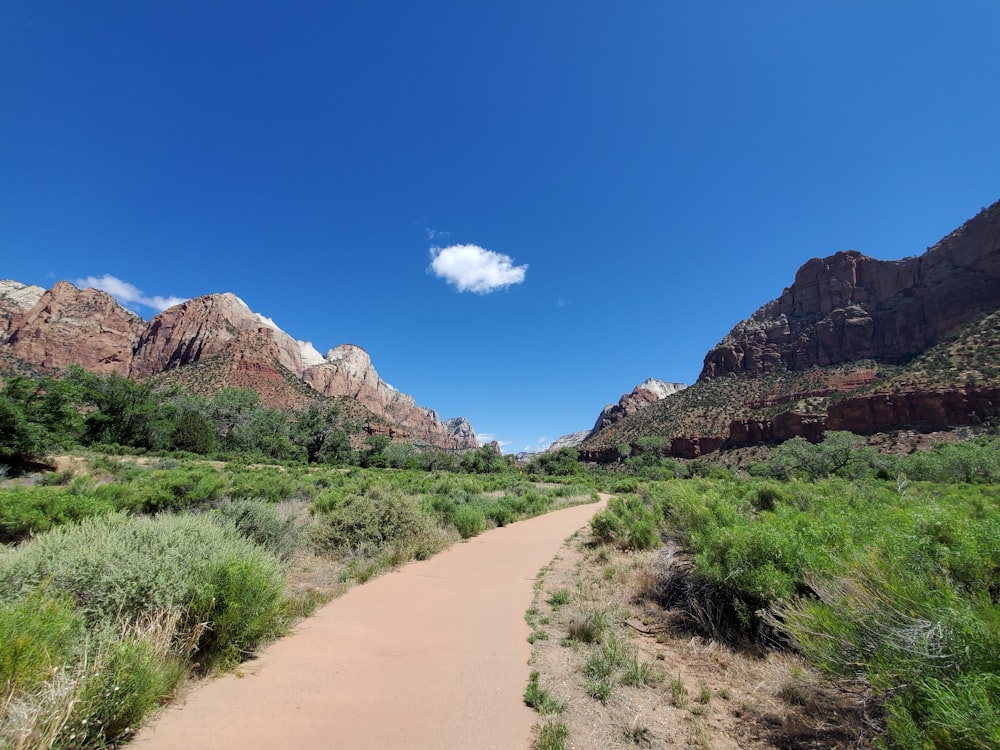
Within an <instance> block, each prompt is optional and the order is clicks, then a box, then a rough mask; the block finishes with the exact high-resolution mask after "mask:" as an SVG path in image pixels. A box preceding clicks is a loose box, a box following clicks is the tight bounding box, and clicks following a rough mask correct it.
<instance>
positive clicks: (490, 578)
mask: <svg viewBox="0 0 1000 750" xmlns="http://www.w3.org/2000/svg"><path fill="white" fill-rule="evenodd" d="M600 507H601V506H600V505H595V504H590V505H581V506H575V507H572V508H566V509H563V510H559V511H556V512H554V513H549V514H547V515H544V516H539V517H538V518H533V519H530V520H527V521H521V522H518V523H515V524H512V525H510V526H505V527H503V528H499V529H494V530H492V531H488V532H486V533H484V534H482V535H480V536H478V537H474V538H473V539H470V540H468V541H467V542H464V543H461V544H456V545H454V546H453V547H451V548H450V549H448V550H446V551H444V552H442V553H440V554H438V555H437V556H435V557H433V558H432V559H430V560H425V561H423V562H419V563H411V564H409V565H406V566H404V567H402V568H399V569H397V570H395V571H393V572H390V573H387V574H385V575H384V576H382V577H381V578H377V579H375V580H373V581H370V582H368V583H366V584H365V585H363V586H357V587H355V588H353V589H351V590H350V591H348V592H347V593H346V594H344V595H343V596H342V597H340V598H339V599H335V600H334V601H332V602H330V603H329V604H327V605H326V606H325V607H323V608H322V609H320V610H319V611H318V612H317V613H316V614H315V615H314V616H313V617H311V618H309V619H308V620H305V621H304V622H302V623H301V624H300V625H299V627H298V628H297V629H296V631H295V632H294V633H293V634H292V635H290V636H288V637H286V638H284V639H282V640H280V641H277V642H275V643H273V644H271V645H270V646H269V647H268V648H267V649H265V650H264V651H263V653H262V654H261V655H260V656H259V657H258V658H257V659H254V660H253V661H250V662H247V663H246V664H244V665H243V669H242V672H241V676H237V675H233V674H230V675H225V676H223V677H220V678H219V679H216V680H212V681H209V682H206V683H205V684H203V685H200V686H199V687H197V688H196V689H195V690H193V691H192V692H191V693H190V694H189V695H188V696H187V697H186V700H184V701H182V702H181V703H179V704H177V705H174V706H171V707H169V708H168V709H167V710H166V711H164V712H163V713H162V714H161V715H160V716H159V717H158V718H157V719H156V720H155V721H154V722H153V723H152V724H151V725H150V726H148V727H147V728H146V729H144V730H143V731H142V732H140V734H139V736H138V737H137V738H136V739H135V741H134V743H133V745H134V746H135V747H136V748H138V749H139V750H157V749H158V748H163V749H164V750H177V749H178V748H199V747H204V748H213V749H214V750H229V749H230V748H232V749H233V750H236V749H237V748H239V749H240V750H254V749H255V748H260V749H263V748H268V749H269V750H271V749H273V748H283V747H287V748H297V749H302V750H311V749H313V748H386V749H389V748H392V749H393V750H398V749H401V748H421V749H425V748H426V749H431V748H442V749H444V748H497V750H516V749H518V748H527V747H528V746H529V743H530V738H531V727H532V725H533V724H534V723H535V721H536V720H537V714H536V713H535V712H534V711H532V710H531V709H529V708H528V707H526V706H525V705H524V704H523V703H522V701H521V693H522V692H523V691H524V686H525V685H526V684H527V681H528V673H529V668H528V663H527V662H528V657H529V654H530V647H529V645H528V642H527V637H528V634H529V631H528V626H527V624H526V623H525V621H524V613H525V611H526V610H527V609H528V607H529V606H530V604H531V596H532V583H533V581H534V578H535V575H536V574H537V573H538V571H539V570H540V569H541V568H542V566H544V565H546V564H547V563H548V562H549V561H550V560H551V559H552V557H553V556H555V554H556V553H557V552H558V550H559V548H560V546H561V545H562V543H563V541H564V540H565V539H566V538H567V537H568V536H570V535H571V534H572V533H573V532H575V531H576V530H577V529H579V528H581V527H583V526H584V525H586V523H587V522H588V521H589V520H590V518H591V516H592V515H593V514H594V513H595V512H596V511H597V510H598V509H599V508H600Z"/></svg>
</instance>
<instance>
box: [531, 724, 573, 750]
mask: <svg viewBox="0 0 1000 750" xmlns="http://www.w3.org/2000/svg"><path fill="white" fill-rule="evenodd" d="M568 737H569V727H567V726H566V724H565V723H564V722H561V721H551V720H549V721H546V722H545V723H544V724H542V725H541V726H539V727H538V729H537V731H536V735H535V748H536V750H565V748H566V740H567V738H568Z"/></svg>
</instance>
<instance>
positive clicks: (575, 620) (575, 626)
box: [566, 609, 610, 643]
mask: <svg viewBox="0 0 1000 750" xmlns="http://www.w3.org/2000/svg"><path fill="white" fill-rule="evenodd" d="M609 628H610V622H609V621H608V613H607V612H605V611H604V610H602V609H585V610H580V611H577V612H574V613H573V614H572V615H571V616H570V618H569V621H568V622H567V624H566V630H567V635H568V637H569V639H570V640H572V641H578V642H580V643H600V642H601V641H603V640H604V638H605V636H606V634H607V632H608V629H609Z"/></svg>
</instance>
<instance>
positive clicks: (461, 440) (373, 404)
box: [302, 344, 478, 449]
mask: <svg viewBox="0 0 1000 750" xmlns="http://www.w3.org/2000/svg"><path fill="white" fill-rule="evenodd" d="M302 378H303V380H304V381H305V382H306V383H307V384H308V385H309V386H311V387H312V388H314V389H315V390H316V391H318V392H320V393H322V394H323V395H324V396H351V397H352V398H356V399H357V400H358V401H360V402H361V403H362V404H364V405H365V406H367V407H368V408H369V409H371V410H372V411H373V412H374V413H375V414H377V415H379V416H381V417H383V418H385V419H387V420H389V421H390V422H393V423H394V424H398V425H400V426H401V427H404V428H405V429H406V430H407V432H408V433H409V434H410V436H411V437H413V438H415V439H417V440H421V441H424V442H427V443H430V444H431V445H434V446H437V447H439V448H449V449H463V448H476V447H478V443H477V442H476V438H475V433H472V434H471V435H465V436H463V435H454V434H451V433H449V431H448V430H447V429H446V428H445V427H444V426H443V425H442V424H441V420H440V419H439V418H438V415H437V413H436V412H435V411H434V410H433V409H428V408H426V407H423V406H417V404H416V402H414V400H413V398H412V397H410V396H408V395H406V394H405V393H402V392H401V391H398V390H396V389H395V388H393V387H392V386H391V385H389V384H388V383H386V382H385V381H384V380H382V378H381V377H380V376H379V374H378V373H377V372H376V371H375V368H374V367H373V366H372V362H371V358H370V357H369V356H368V352H366V351H365V350H364V349H362V348H361V347H359V346H355V345H353V344H342V345H340V346H338V347H336V348H334V349H331V350H330V351H328V352H327V353H326V356H325V357H324V358H323V361H322V362H320V363H318V364H315V365H313V366H311V367H308V368H307V369H306V370H305V372H304V373H303V374H302ZM466 424H467V423H466ZM470 431H471V427H470Z"/></svg>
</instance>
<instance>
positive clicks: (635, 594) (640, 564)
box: [527, 529, 872, 750]
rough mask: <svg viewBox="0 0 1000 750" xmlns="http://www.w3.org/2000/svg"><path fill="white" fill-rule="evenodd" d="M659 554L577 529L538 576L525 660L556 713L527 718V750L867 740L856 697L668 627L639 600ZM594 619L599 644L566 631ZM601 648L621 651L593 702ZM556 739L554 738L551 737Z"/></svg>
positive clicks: (791, 664)
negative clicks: (634, 676)
mask: <svg viewBox="0 0 1000 750" xmlns="http://www.w3.org/2000/svg"><path fill="white" fill-rule="evenodd" d="M662 554H664V550H663V549H660V550H649V551H643V552H635V551H628V552H622V551H618V550H615V549H612V548H609V547H598V546H594V545H592V544H590V543H589V529H587V530H586V531H585V532H580V533H578V534H577V535H575V536H574V537H573V538H571V539H570V540H568V541H567V542H566V543H565V544H564V546H563V549H562V550H561V551H560V553H559V555H557V556H556V557H555V558H554V559H553V560H552V562H551V563H550V564H549V565H548V566H546V567H545V568H544V569H543V570H542V572H541V573H540V574H539V577H538V579H537V581H536V586H535V598H534V601H533V603H532V607H531V608H530V609H529V610H528V615H527V619H528V621H529V624H531V625H532V627H533V628H534V631H533V634H532V636H531V640H532V641H533V645H532V656H531V662H530V663H531V668H532V670H536V671H537V672H538V673H539V675H538V685H539V687H540V689H541V690H543V691H546V692H547V693H548V695H549V696H550V698H551V703H550V705H551V707H552V708H554V709H555V710H550V711H549V713H548V714H547V715H543V716H542V718H541V720H540V721H539V722H538V724H537V725H536V735H538V739H537V747H539V748H540V749H543V748H558V747H565V748H572V749H573V750H608V749H609V748H635V747H645V748H703V749H704V750H765V749H767V748H795V749H796V750H803V749H810V748H815V750H846V749H847V748H860V747H867V746H868V744H867V741H868V740H869V739H870V738H871V729H872V728H871V727H869V726H867V724H866V720H865V711H864V702H865V699H866V696H865V695H862V694H858V692H857V691H856V690H855V691H854V692H852V691H848V690H841V689H837V688H836V687H834V686H832V685H831V684H830V683H829V681H825V680H822V679H821V678H820V677H819V675H817V674H816V673H815V672H814V671H813V670H812V669H811V668H810V667H809V665H808V664H807V663H806V662H805V661H804V660H803V659H801V658H800V657H798V656H795V655H793V654H790V653H785V652H781V651H768V652H766V653H751V652H748V651H743V650H738V649H734V648H731V647H729V646H726V645H724V644H722V643H719V642H717V641H712V640H708V639H705V638H702V637H700V636H696V635H692V634H691V633H687V632H685V631H684V630H682V629H679V628H677V627H675V626H673V625H672V624H671V618H670V614H671V613H670V612H668V611H665V610H663V609H662V608H660V607H659V606H658V605H656V604H655V603H653V602H651V601H649V600H647V599H646V598H645V596H644V595H645V594H646V593H648V592H650V591H651V590H652V589H653V584H654V577H655V575H656V573H655V570H656V566H657V557H658V556H659V555H662ZM563 602H565V603H563ZM595 614H597V615H599V616H600V619H601V620H602V621H603V623H604V627H605V633H604V635H603V637H602V642H603V645H602V644H598V643H592V644H591V643H585V642H582V641H581V640H580V639H579V636H578V637H577V638H572V637H569V633H570V630H571V628H572V627H574V623H575V624H577V626H579V623H581V622H584V621H587V620H588V618H591V616H592V615H595ZM608 643H613V644H615V646H614V649H617V650H618V651H619V652H620V653H624V654H626V656H625V657H624V658H623V659H622V660H621V663H620V664H619V666H618V668H617V669H618V672H617V674H614V675H612V680H611V681H610V683H608V684H613V687H611V688H610V689H609V690H608V691H607V692H608V693H609V694H608V695H607V697H606V699H605V700H604V701H601V700H600V699H598V698H595V697H594V693H595V692H597V693H599V692H600V686H599V684H595V675H597V673H598V672H599V669H600V665H601V663H602V662H601V658H602V656H603V655H604V654H606V653H607V648H606V645H607V644H608ZM630 659H634V661H632V662H631V667H630V666H629V664H630V662H629V660H630ZM636 664H637V665H638V667H637V666H636ZM630 668H631V670H632V672H633V673H634V672H638V673H639V675H640V677H642V678H643V679H641V680H638V682H639V684H622V683H623V682H625V683H627V682H629V680H628V675H629V669H630ZM632 682H636V680H632ZM560 725H561V727H560ZM543 728H544V731H543V733H542V734H538V733H539V730H542V729H543ZM560 734H561V735H564V736H563V739H562V743H563V744H561V745H560V744H559V741H557V740H554V739H552V738H554V737H555V736H556V735H560Z"/></svg>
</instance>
